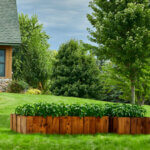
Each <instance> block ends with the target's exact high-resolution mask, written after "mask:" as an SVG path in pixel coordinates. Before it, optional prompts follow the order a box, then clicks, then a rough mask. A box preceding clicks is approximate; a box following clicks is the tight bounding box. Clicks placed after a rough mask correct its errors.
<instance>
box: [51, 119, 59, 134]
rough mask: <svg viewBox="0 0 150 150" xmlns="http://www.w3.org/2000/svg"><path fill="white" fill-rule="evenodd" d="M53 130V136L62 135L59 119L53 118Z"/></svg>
mask: <svg viewBox="0 0 150 150" xmlns="http://www.w3.org/2000/svg"><path fill="white" fill-rule="evenodd" d="M52 129H53V131H52V133H53V134H59V133H60V118H59V117H54V118H53V124H52Z"/></svg>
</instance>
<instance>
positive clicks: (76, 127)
mask: <svg viewBox="0 0 150 150" xmlns="http://www.w3.org/2000/svg"><path fill="white" fill-rule="evenodd" d="M71 134H83V117H82V118H80V117H71Z"/></svg>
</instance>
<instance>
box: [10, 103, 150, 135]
mask: <svg viewBox="0 0 150 150" xmlns="http://www.w3.org/2000/svg"><path fill="white" fill-rule="evenodd" d="M145 112H146V111H145V109H144V108H143V107H141V106H137V105H128V104H113V105H110V104H109V105H108V104H107V105H104V106H102V105H97V104H84V105H78V104H72V105H68V104H46V103H37V104H33V105H24V106H18V107H17V108H16V110H15V114H12V115H11V121H10V123H11V129H12V130H13V131H16V132H19V133H24V134H27V133H44V134H95V133H109V132H110V133H118V134H150V118H145V117H144V115H145Z"/></svg>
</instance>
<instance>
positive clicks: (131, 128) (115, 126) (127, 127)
mask: <svg viewBox="0 0 150 150" xmlns="http://www.w3.org/2000/svg"><path fill="white" fill-rule="evenodd" d="M109 132H110V133H117V134H150V118H148V117H143V118H138V117H137V118H136V117H131V118H130V117H110V118H109Z"/></svg>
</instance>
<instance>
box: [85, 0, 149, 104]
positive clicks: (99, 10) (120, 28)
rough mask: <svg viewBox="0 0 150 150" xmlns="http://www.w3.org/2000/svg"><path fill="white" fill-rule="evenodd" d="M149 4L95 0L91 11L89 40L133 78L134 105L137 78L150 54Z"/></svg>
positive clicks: (122, 72) (146, 2)
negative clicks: (91, 28) (91, 27)
mask: <svg viewBox="0 0 150 150" xmlns="http://www.w3.org/2000/svg"><path fill="white" fill-rule="evenodd" d="M149 6H150V2H149V0H143V1H141V0H92V1H91V2H90V7H91V8H92V10H93V12H92V14H88V20H89V21H90V23H91V24H92V26H93V28H94V30H90V29H89V32H90V35H91V36H90V40H91V41H93V42H95V43H97V44H98V46H97V47H98V48H97V54H98V56H100V57H102V58H103V59H108V60H110V61H112V62H113V63H115V65H116V66H117V67H116V70H117V71H118V72H120V73H121V74H122V75H123V76H125V77H126V78H128V79H129V80H130V84H131V97H132V103H133V104H135V85H136V81H138V80H139V78H140V76H141V75H142V68H143V67H144V65H145V63H147V60H148V58H149V56H150V44H149V43H150V9H149Z"/></svg>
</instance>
